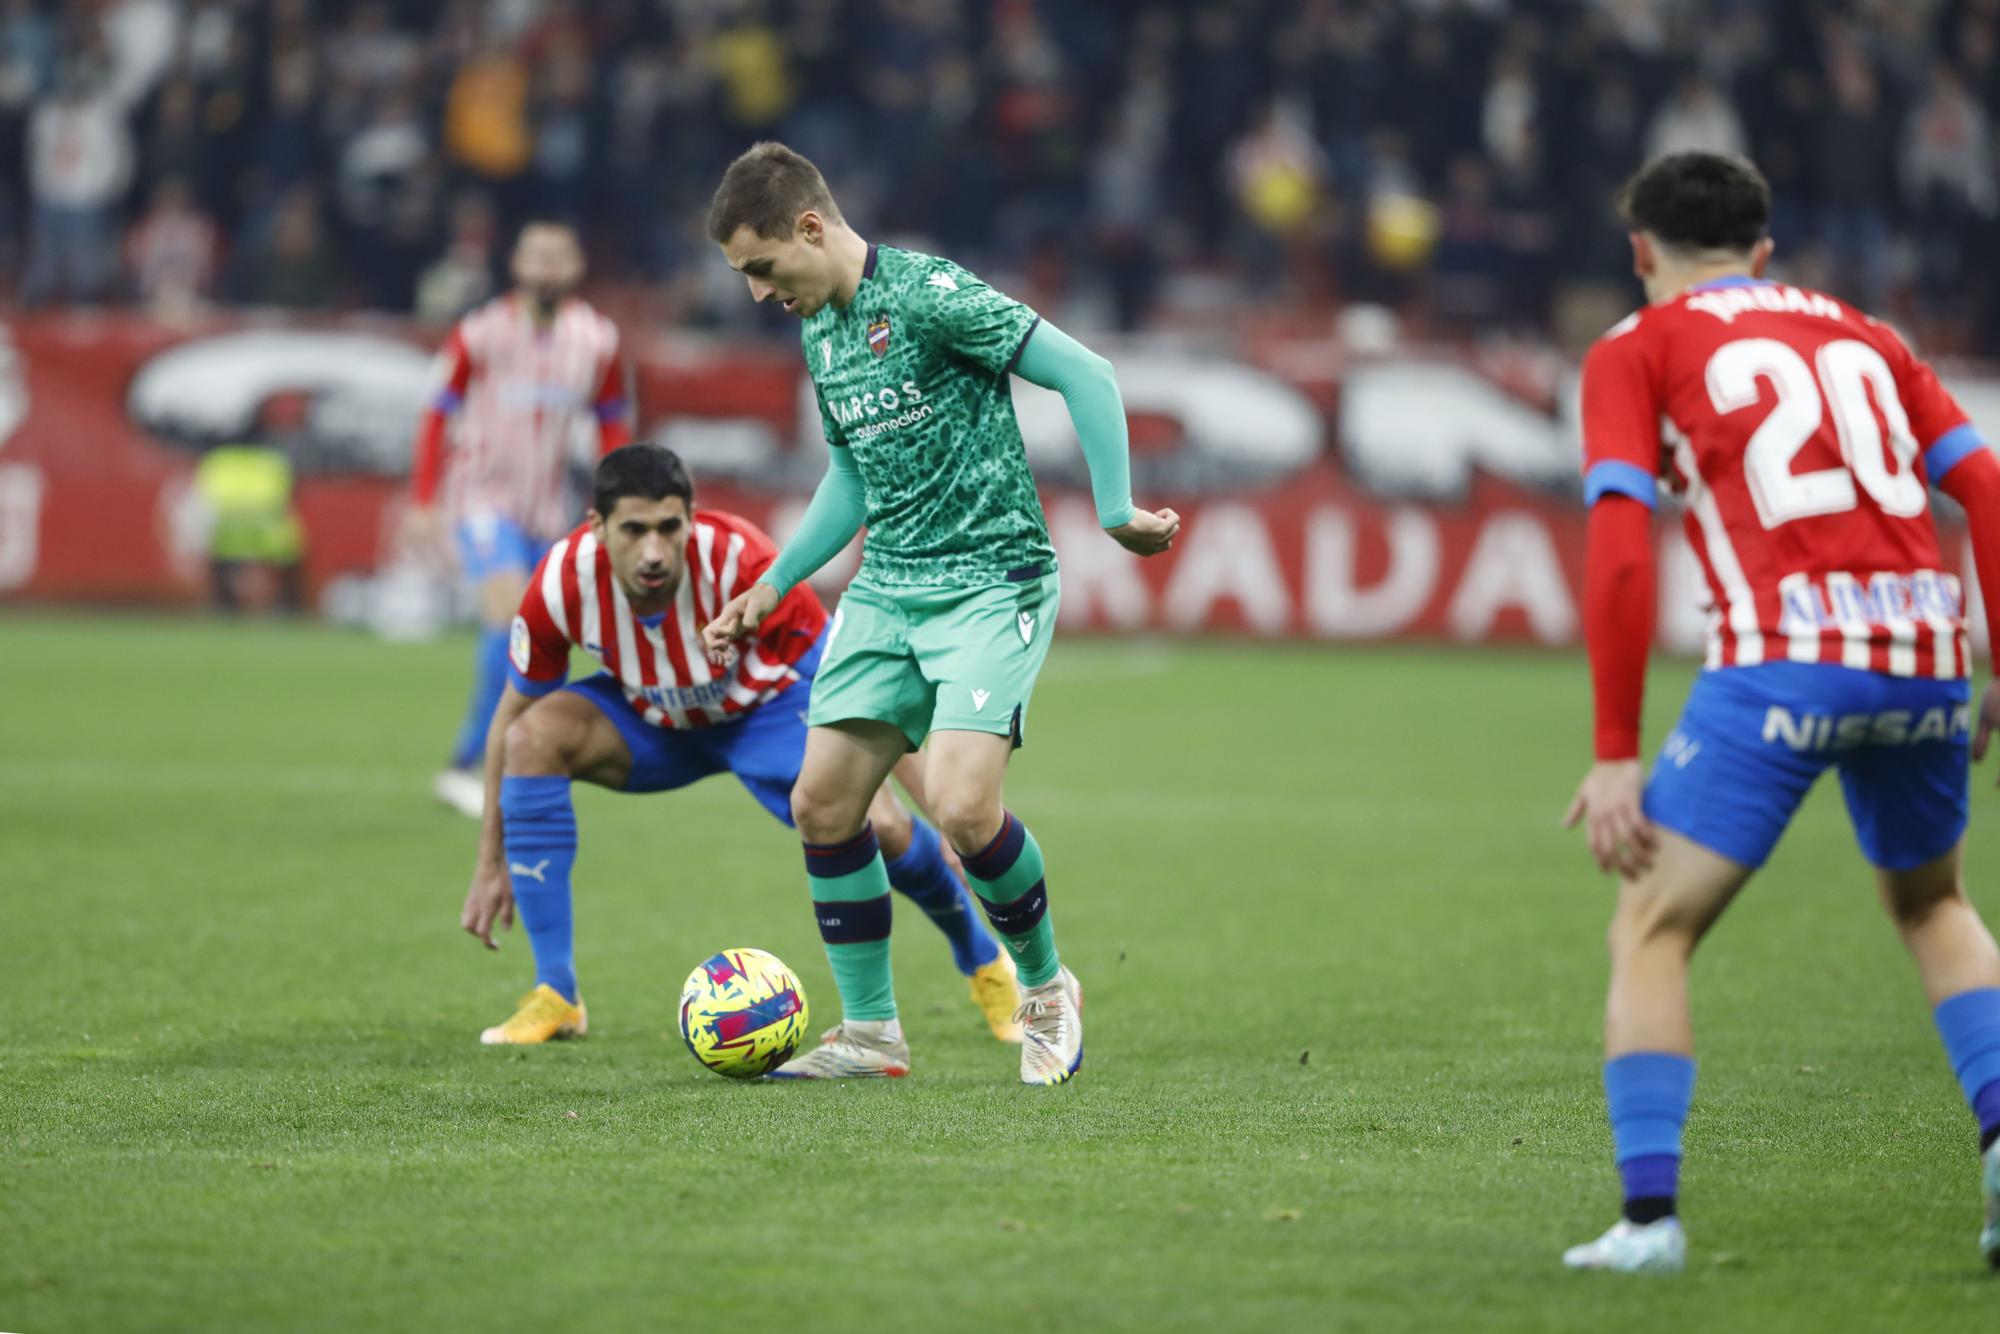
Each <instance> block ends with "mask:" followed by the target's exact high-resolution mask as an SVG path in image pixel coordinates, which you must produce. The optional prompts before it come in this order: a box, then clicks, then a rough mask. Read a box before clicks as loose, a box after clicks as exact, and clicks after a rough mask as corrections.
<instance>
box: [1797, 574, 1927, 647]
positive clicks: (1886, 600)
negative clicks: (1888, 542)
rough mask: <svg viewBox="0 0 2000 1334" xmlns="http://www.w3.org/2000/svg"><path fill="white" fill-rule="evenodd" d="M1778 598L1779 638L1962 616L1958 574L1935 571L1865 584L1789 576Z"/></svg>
mask: <svg viewBox="0 0 2000 1334" xmlns="http://www.w3.org/2000/svg"><path fill="white" fill-rule="evenodd" d="M1778 598H1779V602H1780V605H1781V607H1782V611H1781V612H1780V614H1779V620H1778V633H1779V634H1784V635H1790V634H1817V633H1819V632H1820V631H1821V630H1828V629H1832V628H1834V627H1836V626H1838V627H1839V628H1840V629H1842V630H1846V631H1865V630H1870V629H1872V628H1873V627H1875V626H1888V625H1907V624H1910V623H1912V622H1915V621H1931V622H1935V621H1946V622H1949V623H1950V624H1952V625H1954V626H1956V625H1958V624H1959V622H1960V620H1961V619H1962V618H1963V616H1964V614H1965V611H1964V601H1963V585H1962V584H1961V583H1960V581H1959V579H1958V576H1957V575H1953V574H1944V573H1941V572H1939V571H1937V570H1918V571H1916V572H1914V573H1912V574H1871V575H1868V576H1867V578H1866V581H1865V582H1864V581H1863V580H1862V579H1861V578H1858V577H1856V576H1855V575H1852V574H1847V573H1844V572H1841V571H1835V572H1834V573H1831V574H1828V575H1825V576H1824V577H1822V578H1819V579H1814V578H1812V577H1811V576H1809V575H1804V574H1792V575H1787V576H1785V577H1784V578H1783V579H1781V580H1779V581H1778Z"/></svg>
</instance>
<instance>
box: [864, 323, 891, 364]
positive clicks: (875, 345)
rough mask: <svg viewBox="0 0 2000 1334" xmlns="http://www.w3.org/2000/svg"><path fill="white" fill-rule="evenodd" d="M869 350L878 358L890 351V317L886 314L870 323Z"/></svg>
mask: <svg viewBox="0 0 2000 1334" xmlns="http://www.w3.org/2000/svg"><path fill="white" fill-rule="evenodd" d="M868 350H869V351H870V352H873V353H874V354H875V355H876V356H878V357H879V356H881V355H883V354H884V353H886V352H887V351H888V350H889V316H888V314H887V313H886V312H884V313H883V314H880V315H877V316H876V317H875V318H874V319H872V320H870V321H868Z"/></svg>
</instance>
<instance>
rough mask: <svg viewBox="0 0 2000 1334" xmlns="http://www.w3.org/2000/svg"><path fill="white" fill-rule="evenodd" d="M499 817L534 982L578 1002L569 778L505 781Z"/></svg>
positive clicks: (573, 818)
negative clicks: (571, 896)
mask: <svg viewBox="0 0 2000 1334" xmlns="http://www.w3.org/2000/svg"><path fill="white" fill-rule="evenodd" d="M500 819H501V829H502V832H501V838H502V840H503V843H504V846H505V848H506V852H507V877H508V879H509V880H511V881H512V882H513V885H514V908H515V911H516V912H517V913H518V914H519V915H520V918H521V926H522V928H523V929H524V930H525V931H527V933H528V944H529V945H530V946H531V947H533V949H534V951H535V981H536V982H538V983H545V984H547V985H548V986H551V987H554V988H555V989H556V990H557V991H559V992H561V993H562V997H563V999H564V1000H566V1001H569V1002H570V1003H571V1004H575V1002H576V960H575V956H574V953H573V948H574V947H573V944H572V929H571V925H570V903H569V877H570V871H571V870H572V869H573V868H574V867H575V865H576V811H575V809H574V808H573V807H572V806H571V805H570V798H569V779H567V778H560V777H533V778H502V779H501V780H500Z"/></svg>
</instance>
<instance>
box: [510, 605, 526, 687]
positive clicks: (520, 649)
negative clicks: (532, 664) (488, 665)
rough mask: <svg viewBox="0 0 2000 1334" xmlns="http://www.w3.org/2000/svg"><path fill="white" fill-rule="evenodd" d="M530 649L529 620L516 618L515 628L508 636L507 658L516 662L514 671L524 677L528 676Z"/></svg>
mask: <svg viewBox="0 0 2000 1334" xmlns="http://www.w3.org/2000/svg"><path fill="white" fill-rule="evenodd" d="M528 649H529V643H528V622H527V618H526V617H522V616H516V617H515V618H514V628H513V630H512V631H510V632H509V633H508V635H507V656H508V657H510V658H512V659H513V660H514V670H515V671H517V672H519V673H520V674H521V675H523V676H526V675H527V674H528Z"/></svg>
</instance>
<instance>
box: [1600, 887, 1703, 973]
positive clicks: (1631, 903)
mask: <svg viewBox="0 0 2000 1334" xmlns="http://www.w3.org/2000/svg"><path fill="white" fill-rule="evenodd" d="M1705 926H1706V924H1705V923H1703V922H1702V921H1700V920H1699V919H1698V918H1697V917H1696V916H1695V914H1693V913H1691V912H1689V911H1687V910H1686V909H1685V907H1684V906H1683V905H1681V904H1679V903H1677V902H1676V901H1675V900H1673V899H1671V898H1669V897H1667V896H1666V895H1661V894H1627V895H1626V896H1625V897H1624V898H1622V899H1621V900H1620V901H1619V904H1618V910H1617V911H1616V912H1615V913H1613V914H1612V915H1611V929H1610V930H1609V931H1608V932H1607V933H1606V939H1605V944H1606V947H1607V948H1608V949H1609V950H1610V951H1611V957H1613V958H1614V959H1615V958H1619V957H1621V956H1624V955H1628V954H1632V953H1636V952H1637V951H1639V950H1642V949H1651V948H1658V947H1662V946H1677V947H1681V948H1685V949H1689V950H1692V949H1693V948H1694V944H1695V942H1696V941H1697V940H1699V939H1700V938H1701V933H1702V931H1703V930H1704V929H1705Z"/></svg>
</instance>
